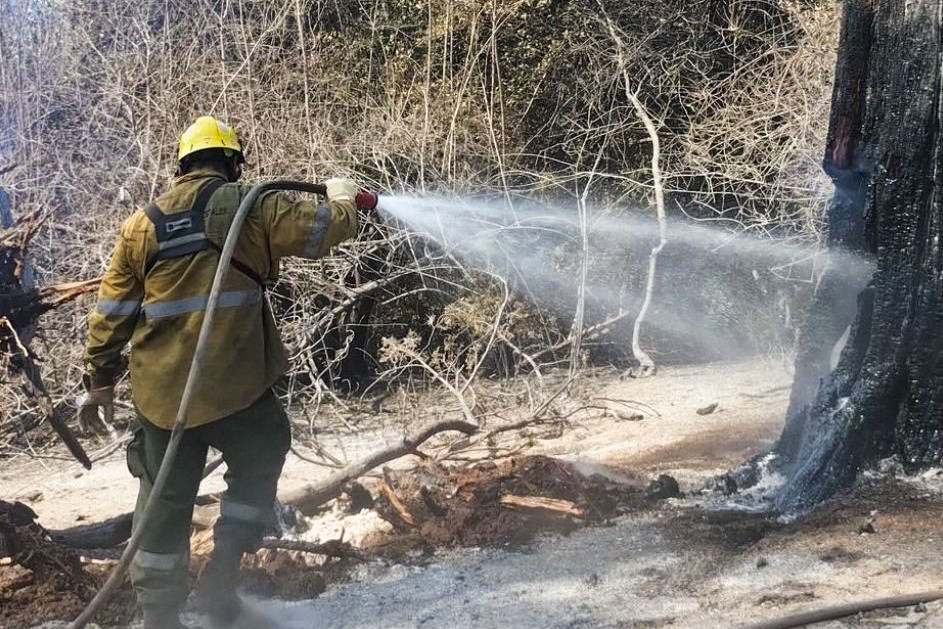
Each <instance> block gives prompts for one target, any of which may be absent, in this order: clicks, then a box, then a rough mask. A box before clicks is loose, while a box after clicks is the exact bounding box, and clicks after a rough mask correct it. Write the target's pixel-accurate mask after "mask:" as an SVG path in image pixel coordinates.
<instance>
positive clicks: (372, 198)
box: [354, 190, 380, 212]
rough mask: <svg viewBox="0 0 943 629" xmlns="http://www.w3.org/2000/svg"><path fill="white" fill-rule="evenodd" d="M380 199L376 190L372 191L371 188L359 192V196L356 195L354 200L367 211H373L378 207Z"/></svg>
mask: <svg viewBox="0 0 943 629" xmlns="http://www.w3.org/2000/svg"><path fill="white" fill-rule="evenodd" d="M379 201H380V199H379V196H378V195H377V193H376V192H371V191H370V190H361V191H360V192H358V193H357V196H356V197H354V202H355V203H356V204H357V207H358V208H360V209H361V210H364V211H366V212H372V211H373V210H375V209H377V203H379Z"/></svg>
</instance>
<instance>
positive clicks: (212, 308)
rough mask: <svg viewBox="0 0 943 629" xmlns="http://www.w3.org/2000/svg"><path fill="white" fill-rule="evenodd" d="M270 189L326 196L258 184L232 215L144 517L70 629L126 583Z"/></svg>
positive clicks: (369, 204) (360, 198) (320, 190)
mask: <svg viewBox="0 0 943 629" xmlns="http://www.w3.org/2000/svg"><path fill="white" fill-rule="evenodd" d="M271 190H289V191H294V192H310V193H312V194H320V195H326V194H327V188H326V186H325V185H324V184H315V183H305V182H301V181H287V180H276V181H268V182H263V183H258V184H256V185H254V186H252V188H250V189H249V192H248V194H246V196H245V198H243V200H242V203H240V204H239V208H238V209H237V210H236V214H235V215H234V216H233V219H232V224H231V225H230V227H229V233H228V234H227V235H226V242H225V243H224V244H223V249H222V252H221V253H220V254H219V262H218V263H217V265H216V275H215V276H214V277H213V285H212V288H211V289H210V295H209V299H208V300H207V303H206V311H205V314H204V315H203V323H202V325H201V326H200V334H199V336H198V337H197V342H196V349H195V350H194V352H193V360H192V361H191V362H190V371H189V372H188V373H187V381H186V384H185V385H184V388H183V396H182V397H181V399H180V406H179V408H178V409H177V417H176V420H175V421H174V427H173V430H172V431H171V434H170V442H169V443H168V444H167V450H166V451H165V452H164V458H163V460H162V461H161V463H160V469H159V470H158V472H157V476H156V477H155V478H154V483H153V486H152V488H151V493H150V495H149V496H148V498H147V503H146V504H145V505H144V510H143V511H142V512H141V517H140V518H139V519H138V520H137V521H136V522H135V526H134V531H133V532H132V533H131V538H130V539H129V540H128V545H127V546H126V547H125V549H124V552H123V553H122V554H121V558H120V559H119V560H118V564H117V565H116V566H115V568H114V569H113V570H112V571H111V574H110V575H109V576H108V580H107V581H105V584H104V585H103V586H102V588H101V589H100V590H99V591H98V593H97V594H95V597H94V598H93V599H92V600H91V602H89V604H88V606H87V607H86V608H85V609H84V610H83V611H82V613H81V614H79V616H78V617H77V618H76V619H75V620H73V621H72V623H71V624H70V625H69V627H68V629H82V628H83V627H85V625H86V624H88V622H89V621H90V620H91V619H92V618H93V617H94V616H95V614H96V613H98V611H99V610H100V609H101V608H102V607H104V606H105V605H107V604H108V601H110V600H111V597H112V596H114V593H115V591H116V590H117V589H118V587H119V586H120V585H121V584H122V583H123V582H124V577H125V575H126V574H127V572H128V567H129V566H130V565H131V560H132V559H133V558H134V554H135V553H136V552H137V550H138V547H139V546H140V545H141V536H142V535H143V534H144V531H145V530H147V526H148V524H149V523H150V521H151V519H152V516H153V514H154V510H155V509H156V508H157V503H158V500H159V498H160V495H161V493H162V492H163V490H164V485H165V484H166V483H167V477H168V476H169V475H170V468H171V467H172V466H173V463H174V459H175V458H176V457H177V449H178V448H179V447H180V440H181V439H182V438H183V433H184V431H185V430H186V424H187V412H188V411H189V410H190V401H191V399H192V398H193V392H194V391H195V390H196V384H197V381H198V380H199V377H200V373H201V372H202V371H203V363H204V360H205V358H206V350H207V349H208V347H209V336H210V330H211V329H212V327H213V319H214V317H215V315H216V309H217V307H218V306H219V296H220V294H221V293H222V287H223V281H224V280H225V279H226V273H227V272H228V271H229V267H230V261H231V260H232V256H233V252H234V251H235V249H236V243H237V241H238V240H239V234H240V233H241V232H242V224H243V223H244V222H245V218H246V215H247V214H248V213H249V210H250V208H252V206H254V205H255V202H256V200H257V199H258V198H259V196H260V195H261V194H262V193H264V192H269V191H271ZM356 204H357V206H358V207H359V208H360V209H365V210H373V209H375V208H376V205H377V195H376V194H375V193H372V192H367V191H361V192H360V193H359V194H358V195H357V198H356Z"/></svg>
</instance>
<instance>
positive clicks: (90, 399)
mask: <svg viewBox="0 0 943 629" xmlns="http://www.w3.org/2000/svg"><path fill="white" fill-rule="evenodd" d="M99 408H100V409H102V411H103V413H102V414H103V415H104V419H103V418H102V417H101V416H100V415H99V414H98V409H99ZM78 415H79V428H80V429H81V431H82V432H83V433H84V434H86V435H89V434H96V435H108V434H112V433H113V432H114V430H115V429H114V428H112V426H111V424H112V422H114V419H115V388H114V387H101V388H98V389H89V391H88V392H87V393H86V394H85V395H83V396H82V397H80V398H79V413H78Z"/></svg>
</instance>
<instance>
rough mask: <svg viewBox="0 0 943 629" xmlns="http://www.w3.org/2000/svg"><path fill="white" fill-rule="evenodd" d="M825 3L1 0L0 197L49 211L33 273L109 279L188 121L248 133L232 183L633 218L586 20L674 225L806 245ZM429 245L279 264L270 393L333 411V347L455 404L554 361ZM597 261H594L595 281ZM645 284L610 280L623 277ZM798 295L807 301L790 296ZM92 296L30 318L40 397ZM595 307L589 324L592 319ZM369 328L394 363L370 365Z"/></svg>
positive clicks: (613, 107) (9, 402)
mask: <svg viewBox="0 0 943 629" xmlns="http://www.w3.org/2000/svg"><path fill="white" fill-rule="evenodd" d="M835 4H836V3H835V2H832V1H831V0H822V1H820V2H815V1H812V0H804V1H800V0H793V1H789V0H723V1H721V0H695V1H692V0H670V1H664V0H638V1H633V2H603V3H602V4H597V3H593V2H588V3H574V2H568V1H565V0H488V1H483V0H474V1H471V2H465V1H458V0H428V1H427V2H405V1H402V0H383V1H380V2H372V3H361V2H353V1H352V0H333V1H331V2H323V1H321V0H284V1H280V2H270V1H268V0H219V1H208V2H200V3H194V2H184V1H181V0H143V1H142V0H62V1H55V0H0V11H2V15H3V20H2V22H0V172H2V171H4V169H5V168H4V167H5V166H7V165H14V168H13V169H12V170H10V171H9V172H5V173H3V174H0V185H3V186H4V187H6V188H7V189H8V190H10V192H11V193H12V197H13V201H14V208H15V213H16V214H17V215H19V216H22V215H24V214H26V213H27V212H31V211H37V210H38V211H40V212H48V213H49V214H50V215H51V217H50V218H49V219H48V220H47V221H46V222H45V224H44V225H43V227H42V230H41V233H40V234H39V235H38V236H37V237H36V238H35V239H34V241H33V249H32V251H33V255H34V256H35V266H36V270H37V275H38V278H39V282H40V283H41V284H48V283H52V282H55V281H61V280H77V279H85V278H91V277H94V276H96V275H98V274H100V273H101V272H102V270H103V269H104V268H105V265H106V264H107V261H108V257H109V251H110V248H111V245H112V239H113V234H114V233H115V230H116V228H117V227H118V225H119V224H120V223H121V221H122V220H124V218H125V217H127V216H128V214H129V213H130V212H131V211H132V209H133V208H134V207H137V206H140V205H142V204H144V203H145V202H146V201H148V200H149V199H151V198H153V197H154V196H155V195H156V194H158V193H159V192H160V191H161V190H162V189H163V187H164V186H165V185H166V183H167V181H168V178H169V177H170V176H171V174H172V171H173V169H174V163H173V146H174V142H175V136H176V134H177V133H178V132H179V131H180V130H181V129H182V128H183V127H184V126H185V125H186V124H187V123H188V122H189V121H190V120H191V119H192V118H193V117H194V116H196V115H198V114H203V113H212V114H215V115H218V116H220V117H222V118H224V119H226V120H228V121H229V122H231V123H232V124H234V125H235V126H236V127H237V128H238V129H239V130H240V131H241V133H242V134H243V136H244V138H245V140H246V142H247V146H248V151H247V158H248V161H249V169H248V175H249V176H250V177H251V178H265V177H275V176H278V177H296V178H301V179H308V180H316V179H321V178H324V177H327V176H330V175H350V176H354V177H356V178H357V179H359V180H360V181H362V182H364V183H365V184H366V185H369V186H373V187H376V188H378V189H383V190H392V191H403V190H410V191H413V190H416V191H423V192H436V191H439V192H442V191H460V192H474V193H477V194H484V195H492V196H495V197H499V198H505V199H506V200H507V201H508V202H512V203H513V202H516V201H518V200H520V199H524V198H528V199H537V200H549V201H553V202H555V203H557V204H570V205H573V206H574V207H575V205H576V204H575V200H576V199H577V198H579V197H580V196H581V195H582V194H583V192H584V188H585V187H586V186H587V185H588V181H589V173H590V172H594V173H595V179H594V180H593V181H594V183H593V185H592V189H591V190H590V191H589V193H588V199H589V201H590V203H591V205H593V207H599V208H609V209H608V210H607V211H608V212H610V213H612V214H614V215H619V214H620V213H621V212H625V211H627V210H626V208H627V207H628V206H635V208H636V209H635V211H638V209H637V208H638V207H639V206H644V205H645V204H646V201H647V199H648V198H649V196H650V194H651V188H652V182H651V174H650V171H649V170H648V160H649V153H650V151H649V143H648V139H647V136H646V134H645V131H644V129H643V127H642V125H641V123H640V122H639V120H638V118H637V116H636V115H635V113H634V110H633V109H632V106H631V104H630V103H629V102H628V101H627V100H626V96H625V86H624V85H623V83H622V74H621V73H620V72H619V71H618V58H617V49H616V47H615V45H614V43H613V41H612V38H611V36H610V34H609V31H608V29H607V27H606V24H605V23H604V22H603V21H602V20H601V18H600V14H601V7H605V10H606V11H607V12H608V14H609V15H610V16H611V17H612V19H613V20H614V21H615V23H616V24H617V25H618V27H619V28H620V29H621V36H622V38H623V39H624V41H625V43H626V46H625V48H623V49H622V53H623V55H624V56H623V61H624V62H625V63H626V64H627V66H628V68H629V70H630V72H629V76H630V77H631V79H632V81H633V84H632V85H630V86H629V88H630V90H631V91H632V92H634V93H636V94H637V95H638V97H639V98H640V99H641V101H642V102H643V103H644V106H645V107H646V108H647V109H648V111H649V112H650V113H651V114H652V116H653V117H654V118H655V120H656V122H657V124H658V127H659V134H660V135H661V138H662V145H663V151H664V154H663V162H664V163H663V166H664V169H665V172H666V187H667V189H668V190H667V191H668V193H669V199H670V201H671V202H670V203H669V205H670V207H669V211H670V212H671V213H673V214H676V215H681V214H687V215H689V216H691V217H693V218H694V219H697V220H711V221H720V222H725V223H730V224H731V225H732V226H733V227H734V228H736V229H743V230H749V231H754V232H764V233H775V234H778V235H786V236H789V237H795V238H798V239H805V240H813V241H814V240H818V239H819V238H820V235H821V234H820V229H821V228H820V214H821V209H822V207H823V204H824V199H826V198H827V191H828V188H829V185H828V183H827V179H826V178H825V177H824V176H823V175H822V174H821V172H820V169H819V166H818V163H819V156H820V155H821V152H822V145H823V144H824V137H825V130H826V121H827V115H826V114H827V110H828V104H829V99H828V94H829V91H830V88H831V79H830V77H831V72H832V66H833V52H834V47H835V43H836V39H837V11H836V7H835ZM642 211H645V210H642ZM567 247H569V249H567V248H566V247H564V254H565V255H563V256H562V257H563V258H564V260H563V261H561V268H563V269H564V270H566V269H574V274H573V277H574V278H575V277H577V275H576V273H577V271H576V270H575V269H577V268H578V265H579V262H578V258H579V251H578V244H575V245H574V244H573V243H570V244H569V245H567ZM429 251H430V250H429V248H428V247H427V246H426V245H425V244H424V243H422V242H420V241H419V240H417V238H415V237H414V236H412V235H410V234H409V233H408V232H406V231H403V230H399V229H397V228H396V227H395V226H391V225H384V226H379V227H376V228H375V227H374V226H369V227H368V228H366V229H365V232H364V237H363V238H362V239H360V240H359V241H357V242H354V243H349V244H346V245H344V246H343V247H341V248H339V250H338V251H337V252H336V255H334V256H332V257H331V258H329V259H326V260H323V261H318V262H300V261H292V262H290V263H288V264H286V265H284V268H283V274H282V281H281V282H280V283H279V285H278V286H277V288H276V289H275V291H274V293H273V300H274V302H275V306H276V308H277V310H278V311H279V315H280V317H279V318H280V320H281V322H282V329H283V333H284V336H285V338H286V340H287V341H288V343H289V345H290V347H291V350H292V354H293V362H292V364H293V371H292V372H291V374H290V375H289V377H288V378H287V379H286V381H285V383H284V387H283V392H284V393H285V395H286V396H287V397H289V398H291V399H298V398H299V397H301V398H303V399H305V400H313V401H314V402H316V403H318V404H319V403H320V402H321V401H322V399H327V398H330V397H333V396H334V394H333V393H332V391H331V388H330V387H328V386H325V383H333V384H337V383H338V381H340V380H344V379H347V380H350V379H351V378H352V377H353V375H354V374H355V372H357V371H358V370H359V369H358V368H357V367H356V366H354V367H351V362H355V361H356V359H357V358H358V356H359V354H358V356H354V357H353V358H351V357H350V356H349V351H348V350H349V348H350V346H351V344H352V343H354V344H356V343H359V342H360V341H361V340H363V341H364V344H363V346H364V347H366V348H368V350H369V351H368V354H371V356H370V357H369V358H367V359H366V361H365V362H366V364H367V367H368V368H369V369H371V370H372V369H376V370H379V371H381V372H383V370H387V371H385V372H383V373H385V374H386V375H387V376H388V378H387V379H388V380H392V379H394V378H395V379H397V381H398V382H400V383H403V382H404V379H405V382H406V384H407V385H409V383H410V382H411V380H410V379H409V378H406V376H407V375H417V376H419V380H422V379H423V377H425V376H428V375H429V373H430V372H432V371H434V372H436V373H438V374H441V375H442V376H443V379H444V380H445V381H447V382H450V383H452V384H453V385H454V388H455V390H456V392H457V394H458V397H460V398H462V399H463V400H464V401H465V403H466V404H467V405H468V406H470V407H472V408H474V406H475V403H476V398H475V388H476V378H478V377H480V376H481V375H483V374H486V373H503V374H513V373H517V372H518V371H519V370H523V371H526V372H534V371H535V368H536V367H538V364H545V363H546V362H548V361H554V360H558V359H559V358H560V356H561V354H560V353H559V352H557V353H554V352H547V351H546V350H547V348H550V347H557V348H558V349H565V348H566V347H567V346H568V342H567V341H568V339H569V338H570V337H571V336H572V330H571V329H570V321H569V319H568V318H567V319H561V318H560V317H558V316H552V315H551V313H549V312H547V311H545V310H544V309H543V308H541V307H539V306H538V307H535V306H534V305H533V304H529V303H527V302H526V300H524V299H522V295H521V294H520V292H519V291H517V290H516V289H515V287H514V286H511V287H510V288H509V287H508V283H506V282H504V281H502V280H500V279H499V278H495V277H493V276H490V275H488V274H481V273H476V272H473V271H470V270H468V269H466V268H463V267H462V266H461V265H460V264H459V262H458V261H456V260H454V259H452V258H450V257H449V256H447V255H443V254H441V252H433V253H432V254H430V253H429ZM597 253H599V255H598V256H595V257H594V260H593V261H592V263H593V264H595V265H596V267H594V269H595V271H598V272H599V273H600V274H602V275H605V274H606V273H607V271H608V273H609V274H610V275H611V274H612V273H613V271H612V270H611V269H607V268H606V267H607V265H608V263H609V261H607V260H606V257H605V255H604V252H597ZM571 254H572V255H571ZM646 255H647V251H643V252H639V257H640V258H642V257H644V256H646ZM630 262H631V261H625V260H623V261H622V262H621V264H629V263H630ZM592 272H593V271H591V273H592ZM640 275H641V274H640V273H632V272H626V273H623V272H620V271H615V277H616V278H617V280H618V282H620V283H621V284H622V288H623V289H632V288H635V287H637V286H638V285H639V282H641V278H640ZM377 276H381V277H383V278H386V279H384V280H383V281H381V282H380V283H379V284H370V283H369V282H370V281H371V279H373V278H375V277H377ZM362 293H369V294H370V295H372V296H374V297H376V299H377V302H376V308H375V310H374V311H373V312H372V319H371V326H370V327H369V328H364V327H363V326H358V321H359V319H358V317H360V316H362V314H363V312H362V311H360V310H358V305H359V301H358V300H359V298H360V295H361V294H362ZM792 297H793V298H795V299H798V300H799V305H800V306H801V298H802V294H801V291H799V292H795V294H793V295H792ZM89 307H90V301H89V300H80V301H79V302H78V303H77V304H75V305H69V306H66V307H64V308H61V309H59V310H58V311H57V312H54V313H50V314H48V315H46V317H45V319H44V321H43V328H44V331H45V332H44V334H43V336H42V337H41V338H40V339H39V341H38V343H37V344H36V349H37V352H38V353H39V354H41V355H43V356H44V357H45V362H44V363H43V364H42V365H41V368H42V371H43V375H44V378H45V380H46V381H47V384H48V386H49V388H50V390H51V392H52V394H53V396H54V398H55V399H56V400H57V401H61V400H68V399H69V398H70V397H71V396H72V395H74V394H75V393H77V389H78V382H79V380H80V373H81V360H80V352H81V348H82V343H83V340H84V338H83V337H84V327H85V313H86V311H87V310H88V308H89ZM612 314H614V313H611V312H596V311H591V312H589V314H588V315H587V319H586V321H585V322H584V325H586V326H592V325H593V324H595V323H598V322H599V321H602V320H605V319H606V318H607V317H609V316H611V315H612ZM719 316H728V315H727V314H726V313H720V315H719ZM616 332H617V333H618V332H619V330H616ZM624 332H625V330H624V329H622V333H623V334H624ZM358 335H366V337H365V338H364V339H360V338H359V336H358ZM383 339H393V341H387V342H386V347H387V350H388V351H387V353H390V352H392V355H393V356H394V357H395V359H393V360H391V361H389V362H386V363H383V364H377V363H376V362H375V360H376V359H377V358H379V357H380V352H379V351H378V348H379V347H380V345H381V342H382V340H383ZM618 339H619V337H618V336H617V337H616V340H617V341H618ZM784 343H785V345H787V346H788V339H785V340H782V339H778V340H776V342H775V343H774V344H776V345H779V346H782V345H783V344H784ZM616 345H624V340H622V341H619V342H617V343H616ZM562 355H563V356H565V352H563V353H562ZM607 356H609V355H607ZM345 358H346V360H345ZM361 367H362V365H361ZM5 378H6V379H5V381H3V382H0V405H2V422H3V434H6V435H7V437H5V438H4V441H5V443H4V444H2V447H3V448H4V450H3V451H4V452H6V453H10V452H14V451H18V450H20V449H22V448H26V447H30V446H29V445H28V444H29V435H26V434H23V433H22V432H20V431H17V430H16V428H17V427H18V426H23V425H26V424H27V422H33V421H35V418H36V415H37V413H38V411H37V403H36V401H35V400H34V397H33V395H32V393H31V392H30V391H28V390H24V389H23V388H22V383H21V381H20V380H19V379H18V378H16V377H5ZM355 384H360V383H359V382H358V383H355ZM338 402H341V401H340V400H338ZM341 403H343V402H341ZM314 408H317V407H314ZM404 408H405V407H404ZM312 415H313V413H312Z"/></svg>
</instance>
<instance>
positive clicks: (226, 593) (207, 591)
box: [195, 546, 243, 627]
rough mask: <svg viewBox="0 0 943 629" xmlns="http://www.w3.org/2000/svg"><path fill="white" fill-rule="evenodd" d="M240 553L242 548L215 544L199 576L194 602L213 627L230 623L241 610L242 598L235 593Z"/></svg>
mask: <svg viewBox="0 0 943 629" xmlns="http://www.w3.org/2000/svg"><path fill="white" fill-rule="evenodd" d="M242 554H243V553H242V551H241V550H239V551H235V550H233V549H230V548H226V547H225V546H217V547H216V548H215V549H214V550H213V555H212V556H211V557H210V561H209V563H207V564H206V568H205V569H204V570H203V574H202V575H201V577H200V584H199V586H198V587H197V592H196V598H195V605H196V608H197V609H198V610H199V611H201V612H202V613H204V614H206V615H207V616H208V617H209V619H210V622H211V623H212V626H213V627H229V626H230V625H232V623H233V622H234V621H235V620H236V619H237V618H238V617H239V616H240V615H241V614H242V612H243V603H242V599H240V598H239V595H238V594H237V593H236V581H237V579H238V577H239V565H240V564H241V563H242Z"/></svg>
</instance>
